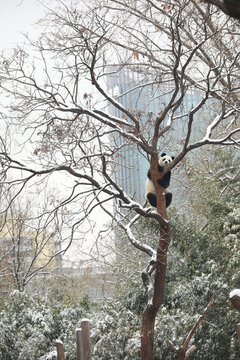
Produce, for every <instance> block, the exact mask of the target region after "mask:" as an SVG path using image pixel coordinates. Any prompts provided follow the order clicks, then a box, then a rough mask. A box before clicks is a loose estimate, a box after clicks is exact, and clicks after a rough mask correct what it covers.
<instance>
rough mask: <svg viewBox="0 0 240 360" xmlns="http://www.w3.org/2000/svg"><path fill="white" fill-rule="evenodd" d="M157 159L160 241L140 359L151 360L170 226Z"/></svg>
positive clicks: (154, 166)
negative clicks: (160, 217) (159, 179)
mask: <svg viewBox="0 0 240 360" xmlns="http://www.w3.org/2000/svg"><path fill="white" fill-rule="evenodd" d="M157 167H158V159H156V158H155V159H152V162H151V174H152V180H153V182H154V185H155V188H156V192H157V211H158V213H159V214H160V215H161V216H162V221H161V222H160V223H159V230H160V239H159V243H158V249H157V259H156V270H155V277H154V283H153V296H152V298H150V297H149V299H148V304H147V306H146V309H145V310H144V312H143V316H142V332H141V359H142V360H153V358H154V325H155V319H156V315H157V313H158V310H159V308H160V306H161V305H162V303H163V299H164V286H165V277H166V269H167V250H168V246H169V243H170V225H169V222H168V218H167V212H166V206H165V196H164V194H163V193H164V192H163V189H162V188H161V187H160V186H159V185H157V178H158V177H159V176H158V174H159V173H158V171H157Z"/></svg>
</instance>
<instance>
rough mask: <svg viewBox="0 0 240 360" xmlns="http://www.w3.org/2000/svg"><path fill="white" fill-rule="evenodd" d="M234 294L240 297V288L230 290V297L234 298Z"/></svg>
mask: <svg viewBox="0 0 240 360" xmlns="http://www.w3.org/2000/svg"><path fill="white" fill-rule="evenodd" d="M234 296H239V297H240V289H234V290H232V291H231V292H230V295H229V299H231V298H233V297H234Z"/></svg>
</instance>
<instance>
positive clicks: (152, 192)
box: [146, 153, 174, 207]
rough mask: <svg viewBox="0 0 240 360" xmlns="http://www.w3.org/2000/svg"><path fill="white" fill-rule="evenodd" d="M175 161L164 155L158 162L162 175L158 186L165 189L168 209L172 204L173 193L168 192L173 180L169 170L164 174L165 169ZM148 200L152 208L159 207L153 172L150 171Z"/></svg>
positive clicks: (147, 191) (147, 187)
mask: <svg viewBox="0 0 240 360" xmlns="http://www.w3.org/2000/svg"><path fill="white" fill-rule="evenodd" d="M173 160H174V157H173V156H169V155H167V154H166V153H162V154H161V156H160V158H159V160H158V173H159V175H160V179H157V183H158V185H160V186H161V187H163V189H164V195H165V202H166V207H168V206H169V205H170V204H171V202H172V193H171V191H170V190H168V187H169V184H170V178H171V171H170V170H169V171H168V172H167V173H165V174H162V173H163V171H164V168H165V167H166V166H168V165H169V164H170V163H171V162H172V161H173ZM146 199H147V200H148V202H149V203H150V205H151V206H154V207H157V196H156V189H155V186H154V183H153V181H152V176H151V171H150V169H149V170H148V173H147V180H146Z"/></svg>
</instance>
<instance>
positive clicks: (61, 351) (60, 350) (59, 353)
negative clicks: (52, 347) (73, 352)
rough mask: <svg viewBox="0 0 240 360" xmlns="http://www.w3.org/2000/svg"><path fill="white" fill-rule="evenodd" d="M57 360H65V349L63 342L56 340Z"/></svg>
mask: <svg viewBox="0 0 240 360" xmlns="http://www.w3.org/2000/svg"><path fill="white" fill-rule="evenodd" d="M56 346H57V360H64V348H63V343H62V341H61V340H56Z"/></svg>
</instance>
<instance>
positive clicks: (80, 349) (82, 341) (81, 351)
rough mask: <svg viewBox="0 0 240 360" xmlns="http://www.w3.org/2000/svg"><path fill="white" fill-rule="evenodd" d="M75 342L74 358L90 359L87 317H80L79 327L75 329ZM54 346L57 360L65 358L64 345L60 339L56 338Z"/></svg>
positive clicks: (77, 359) (78, 359)
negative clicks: (75, 354)
mask: <svg viewBox="0 0 240 360" xmlns="http://www.w3.org/2000/svg"><path fill="white" fill-rule="evenodd" d="M76 344H77V349H76V353H77V356H76V360H92V354H91V341H90V335H89V320H88V319H82V321H81V328H78V329H76ZM56 346H57V360H65V355H64V346H63V343H62V341H61V340H56Z"/></svg>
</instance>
